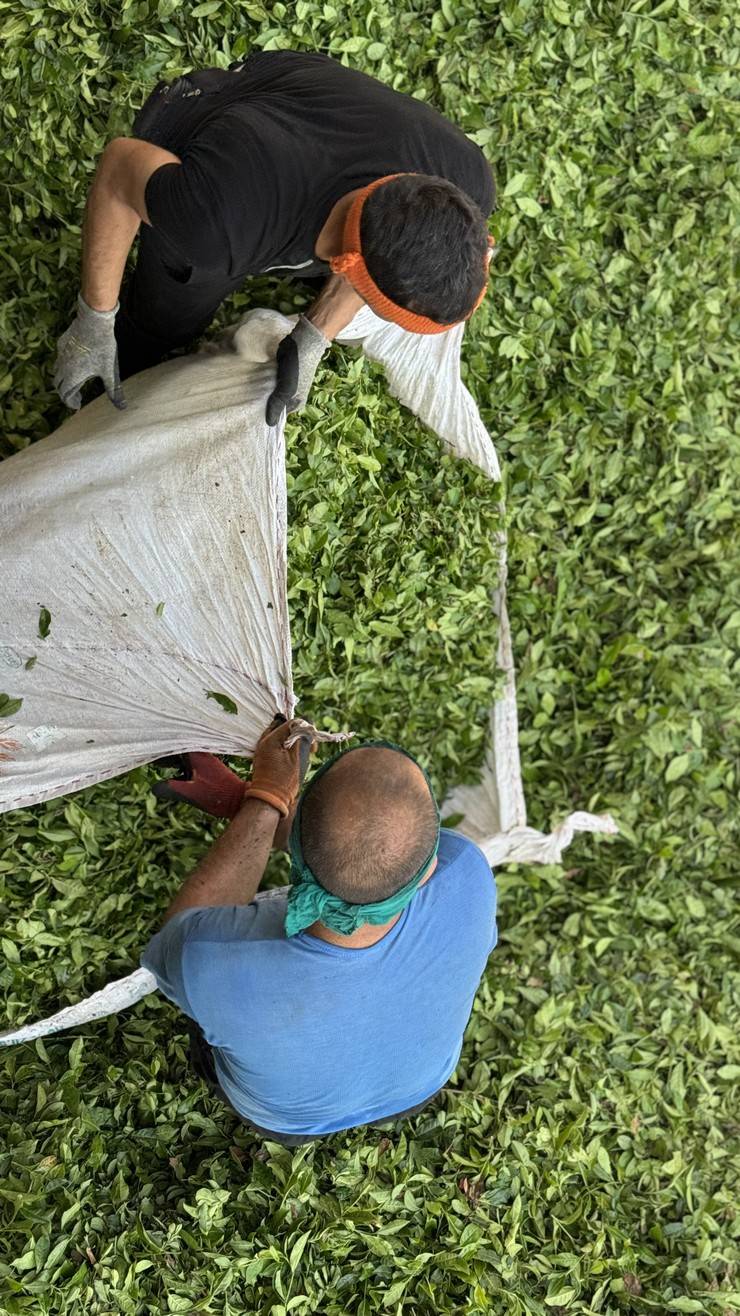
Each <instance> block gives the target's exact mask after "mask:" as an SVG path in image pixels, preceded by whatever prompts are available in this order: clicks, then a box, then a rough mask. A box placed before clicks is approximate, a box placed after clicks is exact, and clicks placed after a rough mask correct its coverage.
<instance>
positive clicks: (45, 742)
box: [0, 315, 294, 812]
mask: <svg viewBox="0 0 740 1316" xmlns="http://www.w3.org/2000/svg"><path fill="white" fill-rule="evenodd" d="M253 325H254V322H253ZM258 326H259V327H258ZM289 327H290V326H289V325H288V324H287V322H286V321H285V320H283V319H282V318H281V317H280V316H273V315H268V317H267V319H266V320H265V319H262V318H258V319H257V322H256V325H254V327H253V328H250V327H249V326H245V327H244V328H243V329H241V330H240V331H239V332H238V334H237V336H236V339H235V346H236V348H237V350H236V351H226V350H223V351H220V352H218V353H214V354H204V355H198V356H192V357H188V358H180V359H178V360H175V361H170V362H168V363H167V364H165V365H162V366H158V367H157V368H156V369H154V370H150V371H147V372H146V373H144V374H142V375H139V376H137V377H136V378H134V379H131V380H129V381H128V382H127V384H126V397H127V400H128V407H127V409H126V410H125V411H116V410H115V409H114V408H113V407H112V406H111V404H110V402H109V401H108V399H107V398H106V397H101V398H98V399H97V400H96V401H95V402H92V403H91V404H90V405H89V406H87V407H84V408H83V409H82V411H80V412H78V413H77V414H76V415H74V416H72V417H70V419H69V420H67V421H65V423H64V424H63V425H62V427H61V429H59V430H58V431H57V432H56V433H55V434H53V435H51V436H50V437H49V438H47V439H43V440H42V441H41V442H39V443H36V444H34V445H33V446H32V447H30V448H28V449H26V451H24V452H21V453H18V454H17V455H16V456H14V457H11V458H9V459H7V460H6V461H4V462H0V527H2V529H1V530H0V548H1V550H2V552H1V554H0V556H1V558H2V562H3V572H2V577H1V578H0V690H2V691H5V692H6V693H8V694H10V695H11V696H17V697H21V698H22V699H23V705H22V707H21V709H20V710H19V712H18V713H16V714H15V715H14V716H13V717H12V719H11V720H10V723H6V724H2V723H0V738H1V739H2V740H3V741H4V742H5V754H6V755H7V757H6V759H5V761H4V762H2V763H0V812H1V811H4V810H7V809H15V808H20V807H23V806H25V805H29V804H36V803H38V801H40V800H47V799H51V798H52V797H54V796H57V795H64V794H67V793H68V792H69V791H74V790H79V789H80V788H81V787H83V786H90V785H92V784H93V783H95V782H98V781H103V780H104V779H105V778H107V777H115V776H118V775H119V774H120V773H122V772H126V771H128V770H129V769H130V768H133V767H136V766H137V765H138V764H141V763H149V762H151V760H152V759H155V758H158V757H160V756H162V755H164V754H168V753H173V752H177V751H180V750H212V751H214V752H215V753H219V754H224V753H247V754H249V753H250V752H251V751H252V749H253V748H254V745H255V743H256V740H257V737H258V736H259V734H260V733H261V731H263V730H264V728H265V726H266V725H267V724H268V722H270V720H271V719H272V717H273V716H274V714H275V713H276V712H280V713H283V714H284V715H285V716H290V715H291V714H292V712H293V705H294V699H293V694H292V690H291V684H290V668H291V655H290V627H289V622H288V605H287V597H286V587H285V571H286V489H285V456H284V444H283V434H282V431H277V430H271V429H269V428H268V427H267V425H266V424H265V422H264V407H265V402H264V399H265V395H266V393H267V392H268V391H269V389H270V388H271V386H272V380H273V378H274V366H273V365H272V364H265V363H266V362H268V361H269V360H270V353H271V352H272V349H273V346H274V343H275V342H276V341H279V339H280V337H281V336H282V335H283V334H284V333H285V331H286V329H288V330H289ZM268 343H269V347H268ZM252 349H254V353H255V354H253V355H251V356H250V350H252ZM162 604H163V605H164V607H163V609H162V610H161V615H158V612H157V608H158V606H160V605H162ZM42 607H45V608H47V609H48V610H49V612H50V613H51V629H50V633H49V635H48V637H47V638H46V639H42V638H40V636H39V614H40V609H41V608H42ZM34 656H35V657H36V660H37V661H36V663H35V664H34V666H33V667H32V668H31V669H30V670H27V669H26V667H25V666H24V664H25V662H26V661H27V660H28V659H29V658H32V657H34ZM209 690H210V691H217V692H220V693H222V694H225V695H228V696H229V697H230V698H232V699H233V700H234V701H235V703H236V705H237V708H238V710H239V711H238V713H237V715H236V716H235V715H233V714H231V713H228V712H225V711H224V710H223V709H222V708H221V707H220V705H219V704H218V703H217V702H216V701H214V700H213V699H209V698H208V697H207V693H206V692H207V691H209Z"/></svg>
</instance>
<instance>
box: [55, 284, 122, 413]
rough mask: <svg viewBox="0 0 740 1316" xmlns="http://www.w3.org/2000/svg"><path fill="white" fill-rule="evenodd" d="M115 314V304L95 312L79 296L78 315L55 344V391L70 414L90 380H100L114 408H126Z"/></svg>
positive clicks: (80, 402) (80, 403)
mask: <svg viewBox="0 0 740 1316" xmlns="http://www.w3.org/2000/svg"><path fill="white" fill-rule="evenodd" d="M117 311H118V302H116V304H115V306H114V307H113V310H112V311H94V310H93V309H92V307H90V306H88V304H87V302H86V301H85V300H84V299H83V297H82V294H80V296H79V297H78V298H77V314H76V316H75V318H74V320H73V321H72V323H71V325H70V326H69V329H68V330H67V331H66V333H63V334H62V336H61V338H60V339H59V342H58V343H57V359H56V364H55V366H54V387H55V389H56V391H57V393H58V394H59V396H60V398H61V399H62V402H63V403H64V405H65V406H66V407H71V408H72V410H73V411H77V410H78V408H79V407H80V406H81V405H82V395H81V389H82V385H83V384H86V383H87V382H88V380H90V379H102V381H103V383H104V385H105V391H106V393H107V394H108V397H109V398H110V400H111V402H112V403H113V405H114V407H118V408H119V409H122V408H123V407H125V406H126V399H125V398H124V396H123V389H122V388H121V379H120V376H119V374H118V347H117V345H116V335H115V332H114V326H115V322H116V312H117Z"/></svg>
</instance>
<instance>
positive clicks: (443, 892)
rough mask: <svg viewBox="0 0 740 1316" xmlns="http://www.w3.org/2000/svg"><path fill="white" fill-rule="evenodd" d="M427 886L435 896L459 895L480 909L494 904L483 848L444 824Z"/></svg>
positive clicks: (490, 874)
mask: <svg viewBox="0 0 740 1316" xmlns="http://www.w3.org/2000/svg"><path fill="white" fill-rule="evenodd" d="M429 886H430V888H432V887H434V888H435V891H436V897H437V899H442V900H444V899H451V900H452V901H453V902H457V901H458V900H460V899H461V898H462V899H464V902H465V904H466V905H467V906H468V907H470V906H471V904H477V905H478V906H479V907H481V908H482V909H485V908H487V907H488V905H489V904H493V905H494V906H495V901H496V883H495V880H494V876H493V873H492V871H491V865H490V864H489V862H488V860H487V859H486V856H485V855H484V853H483V851H482V850H481V849H480V848H479V847H478V846H477V845H476V844H475V842H474V841H471V840H470V838H469V837H467V836H463V835H462V834H461V833H460V832H452V831H448V829H447V828H446V827H443V828H442V831H441V833H440V839H439V855H438V859H437V868H436V871H435V873H434V876H433V878H432V880H431V882H430V883H429Z"/></svg>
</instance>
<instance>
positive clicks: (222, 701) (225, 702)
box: [206, 690, 239, 713]
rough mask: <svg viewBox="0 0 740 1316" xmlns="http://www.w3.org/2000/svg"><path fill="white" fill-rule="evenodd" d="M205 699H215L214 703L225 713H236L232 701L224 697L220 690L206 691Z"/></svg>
mask: <svg viewBox="0 0 740 1316" xmlns="http://www.w3.org/2000/svg"><path fill="white" fill-rule="evenodd" d="M206 698H207V699H215V701H216V703H217V704H219V705H220V707H221V708H222V709H223V710H224V712H225V713H238V712H239V709H238V708H237V706H236V704H235V703H234V700H233V699H231V698H230V697H229V695H224V694H222V693H221V691H220V690H206Z"/></svg>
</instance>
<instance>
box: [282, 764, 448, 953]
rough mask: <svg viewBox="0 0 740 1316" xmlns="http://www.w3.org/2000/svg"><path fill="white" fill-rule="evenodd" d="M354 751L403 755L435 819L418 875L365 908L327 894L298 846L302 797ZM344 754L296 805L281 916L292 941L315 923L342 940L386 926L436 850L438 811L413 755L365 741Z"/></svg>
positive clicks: (320, 774) (321, 770) (324, 769)
mask: <svg viewBox="0 0 740 1316" xmlns="http://www.w3.org/2000/svg"><path fill="white" fill-rule="evenodd" d="M357 749H394V750H396V751H397V752H398V753H399V754H404V755H405V756H406V758H407V759H411V762H412V763H415V764H416V766H417V768H419V769H420V770H421V772H423V773H424V778H425V781H426V783H427V786H428V787H429V794H430V795H431V797H432V801H433V803H434V808H435V812H436V815H437V832H436V836H435V840H434V846H433V847H432V850H431V851H430V853H429V854H428V855H427V857H426V859H425V860H424V862H423V864H422V865H421V868H420V869H419V871H418V872H417V873H416V874H415V875H414V876H413V877H412V878H411V880H410V881H409V882H406V883H405V884H404V886H402V887H401V888H400V889H399V890H398V891H394V893H393V895H392V896H388V897H387V899H385V900H374V901H372V902H371V903H370V904H367V905H355V904H352V902H351V901H349V900H342V898H341V896H335V895H333V894H332V892H331V891H327V890H326V888H325V887H323V886H322V885H321V883H320V882H319V880H318V878H316V877H315V875H314V874H313V873H312V872H311V869H310V868H309V866H308V864H307V863H306V861H305V859H304V857H303V847H302V845H301V811H302V809H303V802H304V800H305V799H306V796H307V795H308V794H309V792H310V791H312V790H313V788H314V786H315V785H316V782H317V781H318V780H319V778H320V777H323V775H324V773H325V772H328V770H329V768H331V767H332V766H333V765H334V764H335V763H336V762H337V759H340V758H343V757H344V753H347V754H352V753H354V751H355V750H357ZM344 753H339V754H335V755H334V757H333V758H331V759H329V760H328V762H327V763H324V764H322V766H321V767H320V768H319V770H318V772H317V773H316V774H315V776H313V777H312V778H311V780H310V782H309V783H308V786H307V787H306V789H305V790H304V792H303V794H302V795H301V797H300V799H299V801H298V808H297V809H296V812H295V818H294V819H293V827H292V829H291V833H290V875H291V881H292V883H293V885H292V887H291V890H290V895H289V896H288V907H287V910H286V914H285V932H286V935H287V936H289V937H294V936H295V935H296V933H298V932H303V930H304V929H305V928H310V926H311V924H312V923H316V922H321V923H323V924H324V926H325V927H327V928H331V929H332V931H333V932H341V933H342V934H343V935H344V936H349V935H350V933H352V932H356V931H357V929H358V928H360V927H362V925H363V923H374V924H376V925H377V924H382V923H388V922H389V920H390V919H392V918H393V915H394V914H400V912H401V910H402V909H405V908H406V906H407V905H408V903H409V901H410V900H411V897H412V896H413V895H414V893H415V891H416V889H417V887H418V886H419V883H420V882H421V879H422V878H423V877H424V875H425V874H426V872H427V870H428V868H429V865H430V864H431V862H432V860H433V859H434V858H435V857H436V855H437V851H438V850H439V809H438V808H437V801H436V800H435V798H434V792H433V791H432V786H431V782H430V781H429V778H428V776H427V774H426V772H425V771H424V769H423V768H422V766H421V764H420V763H419V762H418V761H417V759H415V758H414V756H413V754H409V752H408V750H405V749H402V748H401V746H400V745H394V744H393V741H391V740H367V741H365V742H364V744H362V745H354V746H353V747H352V749H350V750H345V751H344Z"/></svg>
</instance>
